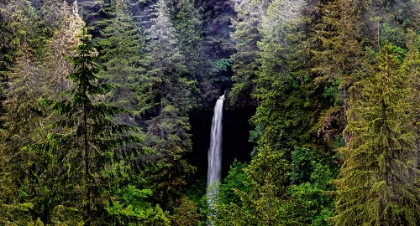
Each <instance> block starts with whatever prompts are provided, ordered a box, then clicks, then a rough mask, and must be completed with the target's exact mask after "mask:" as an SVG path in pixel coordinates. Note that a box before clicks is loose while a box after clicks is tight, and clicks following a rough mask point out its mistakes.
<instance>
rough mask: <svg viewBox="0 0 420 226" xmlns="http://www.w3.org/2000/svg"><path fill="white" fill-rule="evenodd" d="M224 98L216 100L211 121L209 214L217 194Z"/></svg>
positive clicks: (208, 184) (208, 180)
mask: <svg viewBox="0 0 420 226" xmlns="http://www.w3.org/2000/svg"><path fill="white" fill-rule="evenodd" d="M224 100H225V95H222V96H221V97H219V99H218V100H217V102H216V106H215V107H214V115H213V120H212V123H211V135H210V148H209V152H208V170H207V200H208V201H207V202H208V204H209V212H210V214H211V215H213V214H214V204H215V202H217V200H216V198H217V194H218V193H219V183H220V173H221V162H222V117H223V101H224ZM212 213H213V214H212ZM210 225H211V224H210Z"/></svg>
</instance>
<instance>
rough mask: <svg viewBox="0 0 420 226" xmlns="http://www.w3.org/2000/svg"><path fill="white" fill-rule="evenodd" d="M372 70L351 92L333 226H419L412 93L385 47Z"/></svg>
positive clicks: (419, 198)
mask: <svg viewBox="0 0 420 226" xmlns="http://www.w3.org/2000/svg"><path fill="white" fill-rule="evenodd" d="M375 62H376V63H375V64H374V65H370V68H369V69H370V70H369V71H368V78H367V79H366V81H364V82H363V83H358V84H357V86H355V87H353V88H352V89H351V92H352V94H353V95H352V99H351V102H350V107H351V108H350V110H349V112H348V115H347V117H348V121H349V123H348V125H347V127H346V130H345V132H346V133H348V134H349V135H350V136H351V138H350V141H349V147H348V148H343V149H342V154H343V156H344V158H345V162H344V164H343V166H342V168H341V170H340V174H339V176H338V178H337V179H336V180H335V181H334V184H335V185H336V186H337V193H336V195H337V196H336V211H337V216H335V217H333V218H332V222H334V224H335V225H353V224H357V225H361V224H370V225H399V224H403V225H417V224H419V222H418V219H419V211H418V210H419V205H418V203H419V200H420V195H419V192H418V191H419V188H418V183H417V182H416V180H417V178H418V175H419V171H418V169H416V165H415V162H416V161H415V160H416V157H415V156H416V151H415V148H414V147H415V146H414V145H415V140H416V136H415V134H414V130H413V124H412V122H413V121H412V114H411V112H412V111H413V108H412V106H411V105H410V103H409V101H408V100H409V99H410V94H411V90H410V88H409V84H407V81H409V80H408V79H407V78H408V74H406V73H404V71H401V69H400V67H401V61H400V60H399V59H398V57H397V55H396V54H395V53H394V52H392V47H391V46H390V45H389V44H388V43H385V45H384V46H383V47H382V48H381V51H380V53H379V54H378V55H377V57H376V61H375Z"/></svg>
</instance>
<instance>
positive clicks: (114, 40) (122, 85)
mask: <svg viewBox="0 0 420 226" xmlns="http://www.w3.org/2000/svg"><path fill="white" fill-rule="evenodd" d="M108 8H109V10H108V14H109V15H108V16H109V17H110V19H108V20H102V21H101V24H104V25H105V27H104V28H103V29H101V30H100V34H101V37H100V38H98V39H97V40H95V41H96V43H97V44H98V45H99V46H100V49H99V57H100V60H101V62H102V64H101V66H103V67H104V70H103V71H101V72H100V74H99V75H100V77H101V81H100V82H101V83H105V84H112V85H114V86H115V89H113V90H111V91H110V92H109V93H107V94H106V96H105V100H106V102H108V103H110V104H112V105H113V106H117V107H121V108H125V109H127V110H129V111H130V112H131V113H132V114H133V115H134V116H137V115H138V114H139V113H140V112H139V111H140V107H141V106H140V105H139V102H140V100H138V99H137V95H136V94H135V92H136V88H137V87H138V85H139V84H138V83H139V80H140V79H139V77H140V74H141V73H143V72H144V71H145V70H144V69H143V68H141V67H140V63H141V60H142V59H141V54H142V52H141V51H142V49H143V48H144V45H145V44H144V40H143V38H142V37H141V36H140V34H141V33H140V32H141V28H137V27H136V26H135V24H134V21H133V18H132V17H131V15H130V13H129V11H128V7H127V3H126V2H125V1H123V0H114V1H111V2H110V5H109V6H108Z"/></svg>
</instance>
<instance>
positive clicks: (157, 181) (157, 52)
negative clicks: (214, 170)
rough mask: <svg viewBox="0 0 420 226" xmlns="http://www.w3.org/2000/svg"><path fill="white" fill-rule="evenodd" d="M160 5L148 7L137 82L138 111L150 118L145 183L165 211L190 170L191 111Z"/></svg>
mask: <svg viewBox="0 0 420 226" xmlns="http://www.w3.org/2000/svg"><path fill="white" fill-rule="evenodd" d="M166 4H167V3H166V1H165V0H159V1H158V2H157V3H156V4H155V5H153V6H152V8H151V14H152V15H153V18H152V22H153V24H152V26H151V27H150V29H148V46H147V48H146V50H147V53H148V54H147V59H148V61H149V64H148V65H147V67H146V69H147V73H146V75H145V76H143V77H142V80H141V85H142V87H141V89H140V90H139V94H140V98H141V99H142V104H143V105H142V106H143V109H142V110H143V111H144V112H145V113H148V114H149V115H152V116H153V117H152V118H151V119H150V120H149V121H148V129H147V134H146V139H145V144H146V145H147V146H148V147H150V148H151V149H152V150H153V151H155V154H154V157H152V158H151V159H152V161H153V162H157V167H156V168H155V169H151V168H149V169H148V170H151V172H149V173H148V174H149V175H150V178H148V179H149V181H151V186H152V188H153V190H154V191H155V192H156V194H155V197H156V198H157V199H158V200H160V201H161V202H162V204H163V207H164V209H165V210H167V209H168V208H169V204H170V203H172V202H173V201H176V197H178V195H179V191H180V188H181V187H182V186H183V185H185V183H186V180H185V177H186V175H188V174H190V173H192V172H193V170H194V169H193V167H192V166H191V165H190V164H189V163H188V162H187V161H186V160H185V159H184V158H183V157H184V154H185V153H186V152H188V151H190V150H191V139H190V134H188V130H189V129H190V125H189V122H188V117H187V113H188V111H189V110H190V108H191V105H190V103H189V99H188V97H189V96H190V84H191V83H190V82H189V81H188V80H187V79H186V78H185V77H184V76H185V73H186V68H185V64H184V59H183V57H182V55H181V54H180V52H179V49H178V43H177V39H176V36H175V30H174V27H173V25H172V22H171V21H170V19H169V13H168V7H167V5H166Z"/></svg>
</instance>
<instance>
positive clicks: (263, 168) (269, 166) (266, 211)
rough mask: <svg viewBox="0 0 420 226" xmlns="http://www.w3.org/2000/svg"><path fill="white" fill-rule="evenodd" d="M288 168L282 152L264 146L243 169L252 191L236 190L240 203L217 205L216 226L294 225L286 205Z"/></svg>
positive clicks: (247, 183)
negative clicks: (286, 210) (287, 213)
mask: <svg viewBox="0 0 420 226" xmlns="http://www.w3.org/2000/svg"><path fill="white" fill-rule="evenodd" d="M289 170H290V165H289V164H288V162H287V161H286V160H285V158H284V156H283V154H282V153H280V152H277V151H273V150H270V148H269V147H268V146H264V147H261V148H260V149H259V151H258V154H257V156H255V158H254V159H253V160H252V161H251V162H250V164H249V165H248V166H246V167H245V169H244V172H245V174H246V175H247V177H248V178H249V180H248V181H246V182H244V183H245V185H246V186H247V187H248V188H249V190H247V191H241V190H238V189H235V190H234V191H235V193H236V194H237V195H238V196H239V198H240V200H241V203H240V204H239V205H238V204H235V203H229V204H222V205H221V206H216V209H217V211H218V214H219V216H218V218H217V219H211V220H212V221H213V222H214V223H215V224H216V225H267V226H270V225H272V226H274V225H292V224H293V221H294V220H293V219H292V217H290V216H287V215H286V212H285V207H284V204H285V202H284V198H285V196H286V190H287V186H285V185H286V184H287V181H288V179H289V173H288V171H289Z"/></svg>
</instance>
